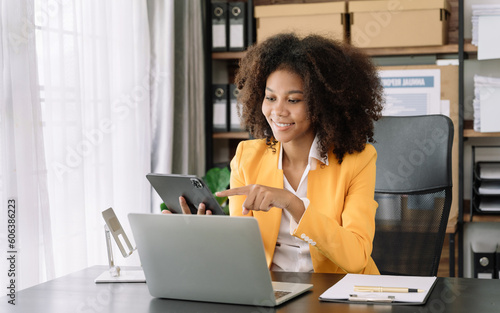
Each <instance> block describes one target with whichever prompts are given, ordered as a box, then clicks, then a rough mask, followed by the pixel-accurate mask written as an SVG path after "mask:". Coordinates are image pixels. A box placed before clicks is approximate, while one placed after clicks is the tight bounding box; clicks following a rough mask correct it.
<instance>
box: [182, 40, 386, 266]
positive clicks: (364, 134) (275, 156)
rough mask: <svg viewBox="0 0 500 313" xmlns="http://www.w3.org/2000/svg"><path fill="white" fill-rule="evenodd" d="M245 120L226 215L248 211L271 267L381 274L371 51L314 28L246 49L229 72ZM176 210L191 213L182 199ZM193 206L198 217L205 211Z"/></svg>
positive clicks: (378, 94) (377, 89)
mask: <svg viewBox="0 0 500 313" xmlns="http://www.w3.org/2000/svg"><path fill="white" fill-rule="evenodd" d="M236 85H237V87H238V88H239V89H240V93H239V99H238V100H239V103H241V105H242V110H241V117H242V124H243V126H244V127H245V128H246V129H248V130H249V131H250V133H251V134H252V136H253V137H255V138H259V139H254V140H247V141H242V142H240V144H239V145H238V148H237V150H236V154H235V156H234V158H233V160H232V161H231V183H230V187H231V189H228V190H225V191H222V192H218V193H217V194H216V195H217V196H220V197H225V196H229V197H230V200H229V209H230V213H231V215H233V216H241V215H251V216H253V217H254V218H256V219H257V221H258V223H259V227H260V230H261V235H262V240H263V242H264V248H265V252H266V258H267V261H268V265H269V267H270V269H271V270H283V271H295V272H299V271H300V272H309V271H314V272H329V273H365V274H378V273H379V272H378V269H377V267H376V265H375V263H374V262H373V260H372V258H371V256H370V254H371V251H372V242H373V237H374V233H375V211H376V208H377V203H376V202H375V201H374V189H375V161H376V157H377V154H376V151H375V149H374V148H373V146H372V145H370V144H369V143H367V142H373V121H374V120H377V119H378V118H379V117H380V114H381V110H382V102H383V96H382V86H381V84H380V81H379V78H378V75H377V71H376V69H375V67H374V66H373V64H372V63H371V60H370V58H369V57H367V56H366V55H364V54H363V53H361V52H360V51H358V50H357V49H355V48H353V47H349V46H346V45H342V44H341V43H339V42H337V41H334V40H331V39H327V38H324V37H321V36H317V35H311V36H307V37H305V38H299V37H297V36H296V35H294V34H279V35H276V36H273V37H270V38H269V39H267V40H265V41H263V42H262V43H260V44H257V45H254V46H252V47H250V48H249V49H248V51H247V53H246V55H245V57H244V58H243V59H242V60H241V62H240V68H239V71H238V73H237V75H236ZM180 202H181V206H182V207H183V210H184V211H185V212H186V213H188V212H189V208H188V207H187V205H186V203H185V200H184V198H182V197H181V198H180ZM210 213H211V212H209V211H205V206H204V205H203V204H200V206H199V209H198V214H210Z"/></svg>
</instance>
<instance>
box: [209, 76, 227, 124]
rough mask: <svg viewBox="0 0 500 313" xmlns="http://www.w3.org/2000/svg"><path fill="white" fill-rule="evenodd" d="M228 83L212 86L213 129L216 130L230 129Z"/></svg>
mask: <svg viewBox="0 0 500 313" xmlns="http://www.w3.org/2000/svg"><path fill="white" fill-rule="evenodd" d="M227 89H228V87H227V85H225V84H214V85H213V86H212V103H213V130H214V132H226V131H227V129H228V127H227V126H228V125H227V118H228V114H227V113H228V101H229V100H228V99H229V97H228V92H227Z"/></svg>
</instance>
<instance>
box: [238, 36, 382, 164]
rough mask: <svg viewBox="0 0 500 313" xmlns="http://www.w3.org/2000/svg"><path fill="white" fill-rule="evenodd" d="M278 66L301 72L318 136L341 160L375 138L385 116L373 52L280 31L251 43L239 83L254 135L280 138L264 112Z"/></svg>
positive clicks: (243, 115)
mask: <svg viewBox="0 0 500 313" xmlns="http://www.w3.org/2000/svg"><path fill="white" fill-rule="evenodd" d="M276 70H288V71H291V72H293V73H296V74H298V75H299V76H300V77H301V78H302V80H303V83H304V100H305V101H306V103H307V105H308V117H309V119H310V120H311V125H312V127H313V130H314V132H315V133H316V136H317V137H318V139H319V146H320V150H321V151H320V153H321V155H322V157H326V155H327V154H328V152H329V151H331V150H333V153H334V154H335V156H336V157H337V159H338V162H339V163H342V160H343V157H344V155H345V154H346V153H354V152H361V151H363V149H364V148H365V145H366V143H367V142H373V141H374V140H373V122H374V121H376V120H378V119H379V118H380V116H381V111H382V107H383V87H382V85H381V83H380V79H379V76H378V73H377V70H376V68H375V66H374V65H373V63H372V61H371V59H370V57H368V56H367V55H365V54H364V53H362V52H361V51H360V50H359V49H356V48H354V47H352V46H350V45H347V44H342V43H341V42H339V41H336V40H333V39H329V38H325V37H322V36H319V35H309V36H306V37H303V38H300V37H298V36H297V35H295V34H293V33H286V34H278V35H275V36H272V37H269V38H268V39H266V40H265V41H263V42H261V43H259V44H255V45H253V46H251V47H249V48H248V50H247V53H246V55H245V56H244V57H243V58H242V59H241V60H240V66H239V70H238V72H237V73H236V77H235V84H236V86H237V88H238V89H240V93H239V96H238V102H239V105H240V106H241V107H239V113H240V115H241V118H242V126H243V127H245V129H247V130H248V131H249V132H250V133H251V134H252V136H253V137H255V138H266V139H267V143H268V145H269V146H270V147H271V148H273V149H274V145H275V144H276V141H275V140H274V138H273V137H272V131H271V127H270V126H269V124H268V123H267V121H266V118H265V116H264V115H263V114H262V102H263V100H264V96H265V88H266V81H267V78H268V77H269V75H270V74H271V73H273V72H274V71H276Z"/></svg>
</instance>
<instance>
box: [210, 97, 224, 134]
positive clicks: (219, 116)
mask: <svg viewBox="0 0 500 313" xmlns="http://www.w3.org/2000/svg"><path fill="white" fill-rule="evenodd" d="M226 108H227V104H226V103H225V102H224V101H221V102H217V101H216V102H214V111H213V112H214V113H213V124H214V128H216V129H225V128H226Z"/></svg>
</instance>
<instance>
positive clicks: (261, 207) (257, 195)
mask: <svg viewBox="0 0 500 313" xmlns="http://www.w3.org/2000/svg"><path fill="white" fill-rule="evenodd" d="M215 195H216V196H217V197H229V196H237V195H245V196H247V198H246V199H245V202H243V211H242V213H243V215H246V214H248V212H249V211H250V210H253V211H265V212H267V211H269V209H271V208H272V207H277V208H280V209H284V210H287V211H288V212H290V214H291V215H292V216H293V218H294V219H295V220H296V221H297V222H298V221H300V218H301V217H302V214H304V211H305V207H304V202H302V200H300V199H299V198H298V197H297V196H295V195H294V194H293V193H291V192H289V191H288V190H285V189H279V188H273V187H268V186H263V185H247V186H243V187H237V188H231V189H228V190H224V191H219V192H216V193H215Z"/></svg>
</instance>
